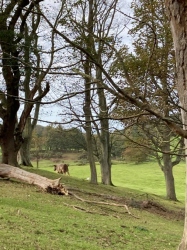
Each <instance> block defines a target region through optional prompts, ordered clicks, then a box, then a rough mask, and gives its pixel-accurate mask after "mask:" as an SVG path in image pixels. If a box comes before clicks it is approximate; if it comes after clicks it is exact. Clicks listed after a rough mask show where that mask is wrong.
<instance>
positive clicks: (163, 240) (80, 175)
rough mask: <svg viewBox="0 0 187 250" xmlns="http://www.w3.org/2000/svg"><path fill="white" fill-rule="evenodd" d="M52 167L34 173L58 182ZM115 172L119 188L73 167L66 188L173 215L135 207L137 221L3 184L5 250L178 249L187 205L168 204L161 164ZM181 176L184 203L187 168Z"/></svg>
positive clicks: (121, 211) (0, 210)
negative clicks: (91, 180)
mask: <svg viewBox="0 0 187 250" xmlns="http://www.w3.org/2000/svg"><path fill="white" fill-rule="evenodd" d="M52 165H53V164H52V163H51V162H50V161H42V162H40V165H39V169H36V168H34V169H28V170H29V171H31V172H35V173H38V174H40V175H43V176H46V177H48V178H52V179H54V178H58V177H59V175H58V174H56V173H55V172H54V171H53V167H52ZM46 170H47V171H46ZM98 170H99V169H98ZM112 171H113V182H114V184H115V185H116V186H117V187H109V186H104V185H101V184H100V185H92V184H89V182H88V181H86V180H85V179H86V178H87V177H88V176H89V168H88V166H76V165H71V166H70V173H71V176H70V177H69V176H62V183H64V184H65V185H66V186H67V188H68V189H69V190H70V191H71V192H74V193H76V194H77V195H79V196H80V197H81V198H83V199H87V200H90V201H97V202H99V201H105V202H108V203H110V202H115V203H120V204H126V202H129V201H131V202H136V201H141V200H146V199H147V197H148V198H149V200H151V201H154V202H156V203H157V204H160V205H161V206H164V207H165V208H167V209H169V210H172V211H173V213H170V212H169V210H168V211H166V212H162V210H159V209H158V208H157V209H153V210H152V209H150V210H148V209H141V208H140V207H138V208H137V207H136V206H134V205H129V209H130V211H131V213H132V214H133V215H135V216H136V217H138V218H135V217H133V216H131V215H129V214H128V213H127V211H126V209H125V208H124V207H116V206H107V205H98V204H93V203H86V202H81V201H79V200H77V199H75V198H74V197H73V196H71V195H69V196H56V195H51V194H48V193H45V192H42V191H40V190H39V189H38V188H37V187H35V186H32V185H28V184H25V183H20V182H18V181H15V180H9V181H7V180H0V190H1V196H0V222H1V223H0V235H1V238H0V239H1V240H0V249H2V250H3V249H6V250H27V249H28V250H39V249H40V250H59V249H60V250H64V249H66V250H75V249H80V250H84V249H85V250H88V249H89V250H103V249H106V250H124V249H125V250H150V249H151V250H173V249H176V248H177V245H178V244H179V242H180V239H181V237H182V231H183V218H182V217H181V216H179V215H181V210H183V207H184V203H183V202H170V201H167V200H164V199H163V196H164V194H165V188H164V185H163V183H162V182H163V180H162V179H163V176H162V172H161V171H160V169H159V168H158V167H156V164H155V163H152V164H148V163H147V164H142V165H137V166H135V165H132V164H131V165H127V164H117V165H113V166H112ZM175 171H176V173H175V174H176V175H177V177H176V183H179V184H180V185H181V186H180V187H178V189H179V190H180V192H181V194H180V195H181V197H182V195H183V196H184V191H183V194H182V189H183V187H182V186H183V185H184V183H183V182H182V181H181V179H182V180H184V176H183V175H184V166H182V165H181V166H179V167H177V168H176V170H175ZM98 174H99V173H98ZM154 175H155V176H154ZM180 178H181V179H180ZM156 180H157V182H156ZM154 182H155V183H156V184H155V183H154ZM154 187H156V189H155V188H154ZM77 190H79V191H77ZM155 190H156V191H155ZM159 192H160V193H159ZM151 193H152V194H157V196H154V195H151ZM159 195H160V196H159ZM112 198H115V199H116V200H112ZM119 198H120V199H121V201H120V200H119ZM181 200H182V199H181ZM132 204H133V203H132Z"/></svg>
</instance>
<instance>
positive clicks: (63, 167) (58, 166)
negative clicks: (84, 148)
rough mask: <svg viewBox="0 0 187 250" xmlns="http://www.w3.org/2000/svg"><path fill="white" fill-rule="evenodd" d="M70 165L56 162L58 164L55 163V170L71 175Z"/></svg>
mask: <svg viewBox="0 0 187 250" xmlns="http://www.w3.org/2000/svg"><path fill="white" fill-rule="evenodd" d="M68 166H69V165H68V164H63V163H61V164H56V165H54V171H57V173H59V174H65V175H66V174H68V175H70V174H69V168H68Z"/></svg>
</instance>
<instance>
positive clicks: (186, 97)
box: [165, 0, 187, 250]
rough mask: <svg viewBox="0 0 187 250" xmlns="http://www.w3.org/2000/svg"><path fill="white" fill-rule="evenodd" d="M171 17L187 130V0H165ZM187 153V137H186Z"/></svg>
mask: <svg viewBox="0 0 187 250" xmlns="http://www.w3.org/2000/svg"><path fill="white" fill-rule="evenodd" d="M165 4H166V10H167V12H168V17H169V19H170V24H171V31H172V36H173V41H174V49H175V57H176V79H177V81H176V87H177V91H178V95H179V100H180V105H181V114H182V122H183V129H184V130H185V131H186V130H187V18H186V17H187V1H185V0H180V1H179V0H165ZM185 149H186V150H185V153H186V154H187V139H185ZM186 182H187V157H186ZM178 250H187V188H186V201H185V221H184V231H183V237H182V240H181V243H180V245H179V247H178Z"/></svg>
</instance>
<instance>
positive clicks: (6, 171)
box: [0, 164, 68, 195]
mask: <svg viewBox="0 0 187 250" xmlns="http://www.w3.org/2000/svg"><path fill="white" fill-rule="evenodd" d="M0 177H2V178H7V177H8V178H15V179H17V180H21V181H25V182H27V183H29V184H33V185H36V186H38V187H40V188H41V189H43V190H44V191H47V192H49V193H53V194H65V195H68V191H67V189H66V188H65V187H63V186H62V184H60V178H59V179H56V180H50V179H48V178H45V177H43V176H40V175H37V174H33V173H29V172H27V171H25V170H22V169H20V168H17V167H13V166H11V165H7V164H0Z"/></svg>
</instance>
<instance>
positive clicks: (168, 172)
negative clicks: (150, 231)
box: [161, 127, 177, 201]
mask: <svg viewBox="0 0 187 250" xmlns="http://www.w3.org/2000/svg"><path fill="white" fill-rule="evenodd" d="M163 131H164V132H165V134H163V145H162V147H161V150H162V151H163V152H171V150H170V140H171V138H170V130H168V128H167V127H164V128H163ZM162 158H163V166H162V170H163V172H164V177H165V185H166V198H167V199H169V200H174V201H176V200H177V197H176V193H175V180H174V176H173V163H172V156H171V155H170V154H168V153H167V154H165V153H162Z"/></svg>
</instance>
